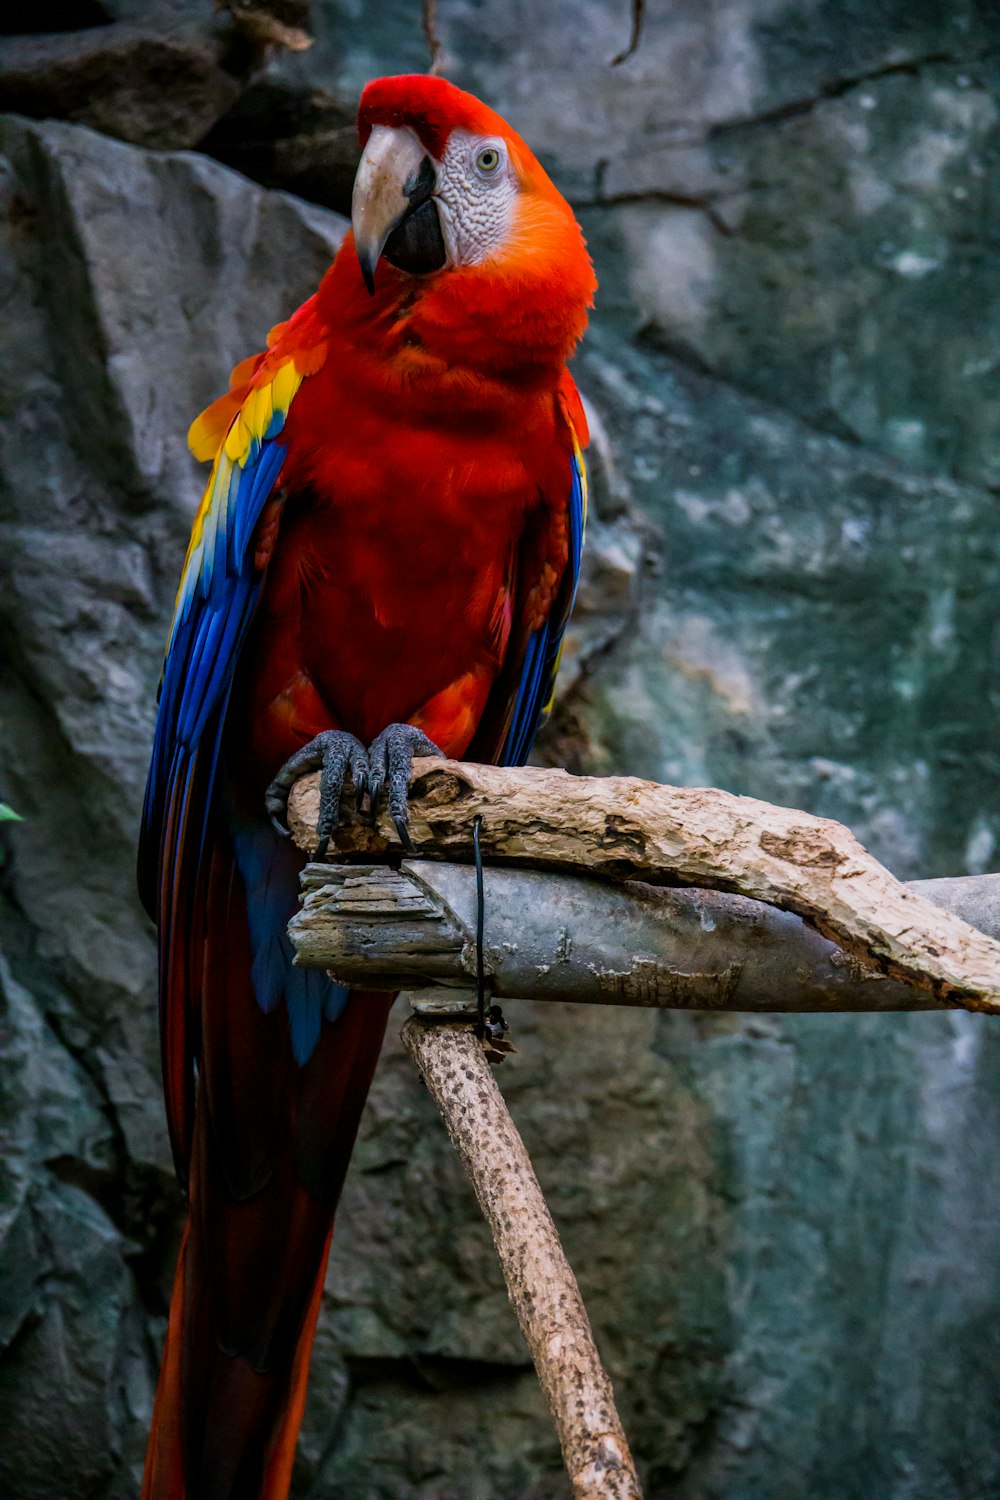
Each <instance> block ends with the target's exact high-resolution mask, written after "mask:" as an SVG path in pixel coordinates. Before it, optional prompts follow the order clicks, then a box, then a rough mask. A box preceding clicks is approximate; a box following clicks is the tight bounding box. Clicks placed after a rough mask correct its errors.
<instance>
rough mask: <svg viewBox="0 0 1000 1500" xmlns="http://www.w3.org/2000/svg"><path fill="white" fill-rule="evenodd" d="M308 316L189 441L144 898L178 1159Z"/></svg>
mask: <svg viewBox="0 0 1000 1500" xmlns="http://www.w3.org/2000/svg"><path fill="white" fill-rule="evenodd" d="M307 309H309V304H308V303H307V304H306V307H305V308H303V309H300V312H299V313H298V314H296V318H295V319H294V320H293V321H292V323H291V324H288V325H283V326H282V327H281V328H279V329H276V330H274V331H273V333H272V335H271V342H272V348H271V350H270V352H269V353H268V354H266V355H263V356H259V357H258V358H257V359H255V360H252V361H246V362H245V363H244V364H243V365H240V366H238V367H237V369H236V371H235V372H234V376H233V390H232V391H231V392H230V393H229V395H228V396H225V397H223V398H222V400H221V401H218V402H216V403H215V405H214V406H212V407H209V408H208V410H207V411H206V412H204V413H203V414H202V416H201V417H199V418H198V419H197V421H196V422H195V423H194V424H193V425H192V428H191V432H190V434H189V440H190V443H191V447H192V450H193V451H194V453H195V455H196V457H200V458H205V457H209V456H211V454H212V452H215V462H214V464H213V467H212V473H211V476H210V478H209V481H208V486H207V488H206V490H205V494H204V497H203V499H202V502H201V506H200V507H199V510H198V513H197V515H196V516H195V521H194V527H193V529H192V532H191V541H190V544H189V546H188V552H187V558H186V560H185V564H184V571H183V573H182V575H181V583H180V588H179V590H178V593H177V602H176V606H175V609H174V618H173V623H172V625H171V629H170V638H169V641H168V644H167V653H166V657H165V660H164V665H163V676H162V679H161V683H160V693H159V704H158V710H157V717H156V728H155V731H154V736H153V751H152V757H151V761H150V768H149V777H148V780H147V783H146V797H145V802H144V805H143V814H142V824H141V828H140V835H139V870H138V874H139V890H140V894H141V896H142V899H143V903H144V905H145V906H146V909H147V911H149V913H150V915H151V916H152V917H153V918H154V920H156V921H157V922H158V923H159V926H160V954H161V974H160V1004H161V1018H160V1019H161V1038H162V1040H163V1048H164V1055H163V1067H164V1084H165V1090H166V1097H167V1112H168V1119H169V1124H170V1130H171V1139H172V1141H173V1144H174V1149H175V1154H176V1155H177V1157H178V1160H179V1161H180V1160H181V1159H182V1158H183V1157H184V1155H185V1142H186V1139H187V1133H188V1130H189V1127H190V1111H191V1097H190V1092H191V1067H190V1059H191V1056H192V1046H191V1042H192V1038H191V1036H190V1035H189V1026H188V1017H187V1015H186V1006H185V1002H184V999H183V996H184V995H185V993H187V992H191V991H193V989H194V988H195V986H192V985H191V984H190V982H189V981H190V979H191V976H190V975H186V974H185V973H184V972H183V970H184V964H183V963H182V962H181V961H180V960H179V958H178V957H177V953H176V951H175V950H176V945H175V944H174V942H173V940H172V938H173V933H174V930H175V929H177V930H178V931H180V930H181V929H186V928H187V927H188V926H189V925H190V923H191V921H192V920H196V919H197V911H198V904H199V901H200V900H202V899H203V897H204V892H201V893H200V894H199V880H200V878H201V869H202V861H201V853H202V850H203V848H204V845H205V839H206V834H207V831H208V820H209V817H210V811H211V805H212V788H213V785H214V782H215V775H216V769H217V764H218V759H219V749H220V741H221V737H222V727H223V723H224V719H225V710H226V705H227V703H228V699H229V694H230V690H231V688H232V683H233V675H234V672H235V669H236V663H237V660H238V657H239V653H240V648H241V646H242V644H243V641H244V639H245V637H246V633H247V630H248V628H249V625H250V622H251V620H252V619H253V614H254V610H255V608H256V605H257V600H258V597H259V595H260V589H261V584H262V582H263V579H264V572H265V569H266V561H267V559H266V556H265V555H264V554H263V551H262V549H261V548H260V546H259V538H257V537H255V532H256V530H257V523H258V521H259V520H260V518H261V515H262V512H263V510H264V507H265V505H266V504H267V501H268V499H269V497H270V496H271V494H272V493H273V491H274V488H275V485H276V484H277V482H278V479H279V476H280V474H281V468H282V464H283V462H284V459H285V451H286V450H285V447H284V446H283V445H282V443H281V442H280V440H279V439H280V434H281V431H282V428H283V427H284V423H285V418H286V416H287V413H288V409H289V407H290V405H291V402H292V399H293V397H294V396H295V393H296V391H297V390H298V388H299V385H300V384H301V382H302V379H303V377H304V375H305V374H308V373H311V371H312V370H313V369H316V368H318V362H317V352H316V345H315V343H314V344H313V345H312V346H311V347H310V348H309V349H308V351H303V350H296V349H294V348H289V340H288V338H287V336H284V337H283V335H286V329H288V330H291V329H292V328H293V327H295V325H299V326H298V327H297V328H296V332H297V333H298V334H299V336H300V337H301V333H302V329H301V323H300V320H301V319H302V317H303V314H304V313H306V311H307ZM295 342H298V340H296V341H295ZM323 352H325V350H324V351H323ZM319 362H321V359H320V360H319ZM220 444H221V446H220ZM216 449H217V451H215V450H216ZM175 1001H176V1003H174V1002H175Z"/></svg>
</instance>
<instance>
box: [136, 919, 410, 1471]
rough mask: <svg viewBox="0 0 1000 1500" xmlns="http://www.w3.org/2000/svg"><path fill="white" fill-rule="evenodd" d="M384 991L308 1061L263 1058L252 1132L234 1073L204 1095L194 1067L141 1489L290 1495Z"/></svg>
mask: <svg viewBox="0 0 1000 1500" xmlns="http://www.w3.org/2000/svg"><path fill="white" fill-rule="evenodd" d="M230 951H231V952H232V949H231V950H230ZM244 992H245V991H244ZM393 998H394V997H393V996H392V995H381V994H368V993H366V994H357V995H351V996H350V997H349V998H348V1001H347V1004H346V1005H345V1006H344V1008H343V1010H342V1012H341V1014H340V1015H339V1017H338V1018H337V1019H336V1020H335V1021H333V1022H331V1023H327V1024H325V1025H324V1026H323V1027H322V1032H321V1036H320V1039H319V1042H318V1043H317V1045H316V1048H315V1052H314V1053H313V1055H312V1056H311V1057H310V1058H309V1060H308V1062H307V1063H306V1064H305V1066H299V1067H293V1069H291V1070H287V1069H285V1068H283V1067H279V1068H278V1069H277V1070H276V1072H275V1073H272V1076H271V1078H270V1079H268V1080H267V1082H268V1083H270V1084H271V1085H272V1086H274V1085H275V1084H279V1085H282V1087H280V1088H279V1090H278V1097H274V1096H273V1095H272V1096H271V1097H261V1096H260V1095H259V1094H258V1095H257V1097H256V1098H255V1099H254V1100H253V1106H254V1111H255V1119H256V1132H255V1138H254V1139H251V1140H250V1141H247V1142H246V1143H240V1149H237V1144H236V1143H235V1142H234V1140H233V1137H232V1130H233V1126H234V1123H235V1122H234V1119H233V1117H232V1116H231V1115H230V1116H228V1117H227V1114H226V1112H225V1110H224V1109H223V1108H222V1107H221V1105H220V1100H221V1101H223V1102H224V1101H225V1100H226V1097H227V1090H228V1089H229V1088H230V1087H231V1085H232V1083H233V1082H234V1080H226V1081H225V1084H224V1085H223V1083H222V1082H220V1080H219V1078H218V1077H216V1079H215V1086H216V1091H217V1094H218V1097H213V1094H212V1092H211V1090H210V1088H209V1087H208V1086H207V1085H206V1073H207V1072H208V1071H209V1070H208V1069H206V1070H203V1072H202V1074H201V1076H200V1077H199V1085H198V1101H197V1112H196V1120H195V1129H194V1151H193V1158H192V1165H191V1209H190V1214H189V1216H188V1222H187V1226H186V1228H185V1231H184V1239H183V1242H182V1245H181V1250H180V1255H179V1257H178V1262H177V1271H176V1275H175V1280H174V1290H173V1296H172V1299H171V1305H170V1323H169V1326H168V1330H167V1339H166V1345H165V1349H164V1354H163V1364H162V1367H161V1371H160V1381H159V1387H158V1389H157V1395H156V1405H155V1409H154V1413H153V1426H152V1433H151V1436H150V1442H149V1450H148V1453H147V1457H146V1473H145V1478H144V1482H143V1488H142V1500H286V1497H287V1494H288V1488H289V1484H290V1482H291V1473H292V1463H293V1460H294V1457H295V1444H296V1439H297V1437H298V1431H299V1425H300V1423H301V1420H302V1411H303V1407H304V1404H305V1394H306V1381H307V1377H308V1372H309V1359H310V1353H311V1349H312V1342H313V1335H314V1333H315V1328H316V1320H317V1317H318V1314H319V1307H320V1301H321V1298H322V1291H323V1281H324V1274H325V1270H326V1262H327V1257H328V1254H329V1249H330V1239H331V1235H332V1231H333V1214H334V1208H335V1206H336V1201H337V1198H338V1196H339V1194H340V1189H341V1186H342V1183H343V1179H344V1175H345V1173H346V1170H347V1163H348V1160H349V1158H350V1155H351V1149H352V1147H353V1144H354V1138H355V1134H356V1132H357V1127H358V1122H359V1119H360V1116H361V1110H362V1108H363V1105H364V1101H365V1096H366V1095H367V1092H368V1087H369V1084H370V1082H371V1078H372V1074H373V1073H374V1070H375V1064H376V1062H377V1060H378V1054H379V1050H380V1047H381V1042H382V1037H383V1034H384V1031H385V1024H386V1021H387V1019H388V1014H389V1008H390V1006H391V1004H392V1001H393ZM248 1001H249V1004H248V1006H247V1008H246V1010H245V1011H244V1015H243V1019H244V1020H245V1021H246V1023H247V1025H248V1026H249V1027H250V1029H251V1030H253V1031H257V1032H259V1031H260V1030H262V1029H269V1023H270V1022H272V1021H273V1020H280V1021H281V1022H282V1023H283V1024H284V1025H285V1033H286V1034H287V1024H285V1018H284V1016H283V1015H281V1014H280V1013H277V1014H275V1015H274V1016H273V1017H268V1016H265V1015H263V1014H262V1012H261V1011H260V1009H259V1007H258V1006H257V1004H256V1001H254V999H253V997H252V995H250V996H248ZM274 1035H275V1031H274V1030H272V1037H273V1036H274ZM260 1040H261V1038H260V1036H259V1035H258V1036H257V1037H256V1038H255V1039H246V1045H247V1046H248V1047H250V1046H255V1045H256V1044H258V1043H259V1042H260ZM203 1044H204V1049H205V1051H206V1060H207V1056H208V1055H209V1054H210V1053H211V1050H212V1049H211V1038H209V1037H204V1038H203ZM277 1050H278V1051H279V1052H280V1050H281V1048H280V1047H279V1048H278V1049H277ZM218 1055H219V1054H216V1057H217V1058H218ZM272 1060H273V1057H272ZM256 1082H257V1083H258V1084H262V1083H264V1080H263V1079H261V1078H260V1077H259V1076H258V1077H257V1079H256ZM237 1103H238V1108H237V1110H236V1114H237V1115H238V1116H242V1115H244V1112H245V1111H246V1109H247V1107H248V1105H247V1100H246V1099H243V1098H241V1099H239V1100H238V1101H237Z"/></svg>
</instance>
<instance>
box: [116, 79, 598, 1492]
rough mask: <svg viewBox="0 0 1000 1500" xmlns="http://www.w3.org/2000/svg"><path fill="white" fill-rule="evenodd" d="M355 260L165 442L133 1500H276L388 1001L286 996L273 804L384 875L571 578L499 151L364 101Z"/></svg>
mask: <svg viewBox="0 0 1000 1500" xmlns="http://www.w3.org/2000/svg"><path fill="white" fill-rule="evenodd" d="M358 127H359V134H360V140H361V145H362V147H363V154H362V157H361V162H360V165H359V167H358V173H357V179H356V182H355V189H354V197H353V202H352V225H353V229H352V232H351V233H350V234H348V236H347V238H346V239H345V241H344V243H343V246H342V248H341V250H340V252H339V253H338V255H337V257H336V259H335V261H334V263H333V265H332V266H331V268H330V270H329V271H328V272H327V274H326V276H325V277H324V278H323V281H322V283H321V285H320V287H319V290H318V291H317V292H316V294H315V295H314V296H313V297H311V298H310V299H309V300H308V301H307V302H306V303H304V304H303V306H302V307H300V308H299V310H298V312H296V313H295V314H294V315H293V316H292V317H291V318H290V319H289V321H288V322H287V323H283V324H280V325H279V326H278V327H277V328H275V329H273V330H272V332H271V334H270V336H269V338H268V348H267V351H266V352H265V353H263V354H259V355H257V356H256V357H255V358H252V359H250V360H247V361H245V362H244V363H243V364H241V365H239V366H237V368H236V370H235V371H234V372H233V377H232V383H231V389H230V391H229V393H228V394H227V395H225V396H223V397H222V398H221V400H219V401H217V402H216V403H215V404H214V405H213V406H211V407H209V408H208V410H207V411H206V412H204V413H203V414H202V416H201V417H200V418H198V420H197V421H196V422H195V423H194V425H193V427H192V429H191V435H190V436H191V445H192V448H193V450H194V452H195V454H196V455H197V456H198V457H200V458H204V459H212V460H213V468H212V474H211V477H210V479H209V483H208V488H207V490H206V493H205V497H204V499H203V501H202V504H201V508H200V510H199V512H198V515H197V517H196V519H195V523H194V530H193V532H192V536H191V543H190V546H189V548H188V554H187V559H186V562H185V565H184V571H183V575H182V579H181V585H180V590H179V593H178V597H177V606H176V611H175V615H174V620H173V624H172V627H171V633H170V640H169V644H168V647H167V655H166V659H165V664H164V669H163V679H162V683H161V688H160V697H159V709H158V715H157V723H156V733H155V739H154V745H153V752H152V760H151V765H150V772H149V780H148V784H147V788H146V801H145V807H144V812H143V827H142V835H141V840H140V852H139V876H140V887H141V890H142V893H143V898H144V900H145V903H146V905H147V908H148V909H149V911H150V913H151V915H152V916H153V917H154V919H155V920H156V922H157V924H158V927H159V952H160V1022H161V1042H162V1060H163V1074H164V1091H165V1096H166V1108H167V1117H168V1122H169V1127H170V1138H171V1143H172V1146H173V1151H174V1157H175V1161H176V1165H177V1170H178V1173H179V1175H180V1177H181V1180H182V1182H183V1183H184V1184H185V1185H186V1187H187V1191H188V1195H189V1206H190V1210H189V1216H188V1221H187V1226H186V1230H185V1234H184V1240H183V1243H182V1246H181V1251H180V1256H179V1259H178V1264H177V1271H176V1276H175V1280H174V1288H173V1296H172V1300H171V1307H170V1322H169V1328H168V1332H167V1339H166V1346H165V1350H164V1355H163V1365H162V1369H161V1373H160V1381H159V1387H158V1391H157V1397H156V1407H155V1412H154V1417H153V1429H152V1435H151V1437H150V1443H149V1451H148V1455H147V1461H146V1475H145V1481H144V1485H143V1491H142V1494H143V1496H144V1497H145V1500H282V1497H285V1496H286V1495H287V1493H288V1486H289V1482H290V1475H291V1468H292V1460H293V1457H294V1450H295V1442H296V1437H297V1434H298V1428H299V1423H300V1421H301V1417H302V1408H303V1404H304V1401H305V1388H306V1378H307V1373H308V1366H309V1356H310V1349H311V1345H312V1338H313V1332H314V1329H315V1325H316V1318H317V1314H318V1311H319V1303H320V1296H321V1292H322V1287H323V1278H324V1272H325V1267H326V1261H327V1254H328V1250H329V1244H330V1236H331V1232H332V1228H333V1215H334V1209H335V1206H336V1203H337V1199H338V1196H339V1194H340V1190H341V1186H342V1184H343V1180H344V1174H345V1172H346V1170H347V1163H348V1160H349V1157H350V1153H351V1149H352V1146H353V1142H354V1137H355V1134H356V1131H357V1127H358V1120H359V1117H360V1114H361V1109H362V1106H363V1104H364V1101H365V1096H366V1094H367V1092H368V1087H369V1084H370V1081H371V1077H372V1073H373V1070H374V1068H375V1063H376V1060H377V1057H378V1054H379V1049H380V1046H381V1042H382V1036H383V1032H384V1029H385V1023H386V1018H387V1014H388V1010H389V1006H390V1004H391V1001H392V996H391V995H372V994H364V995H351V994H348V992H347V991H345V990H344V989H343V988H342V987H340V986H338V985H335V984H333V983H332V982H331V981H330V980H329V979H328V978H327V977H326V975H325V974H322V973H320V972H318V971H309V970H305V969H298V968H294V967H293V966H292V962H291V956H292V955H291V947H290V944H289V941H288V938H287V935H286V930H285V929H286V926H287V923H288V920H289V917H290V916H291V915H292V913H293V911H294V910H295V907H296V897H297V889H298V875H299V871H300V869H301V865H302V857H301V855H299V854H298V853H297V851H296V850H295V849H294V848H293V847H292V846H291V844H290V842H289V840H288V838H287V836H286V834H285V830H284V828H283V826H282V820H283V813H284V801H285V798H286V797H287V789H288V787H289V786H290V785H291V784H292V782H293V781H294V779H295V777H296V776H297V775H301V774H302V773H303V772H304V771H305V770H307V769H311V768H312V767H321V768H322V778H321V803H322V818H321V828H320V832H321V834H323V835H329V833H330V832H331V831H332V829H333V827H334V825H335V822H336V818H337V811H338V806H339V798H340V792H341V788H342V785H343V782H344V779H345V776H346V775H347V774H350V776H351V778H352V779H353V782H354V785H355V788H356V790H357V792H358V795H359V796H365V795H367V796H369V797H370V798H371V801H372V803H373V804H374V803H377V800H378V798H379V796H380V795H381V794H382V793H383V792H384V793H385V795H386V796H387V801H388V805H389V810H390V812H391V813H392V816H393V817H394V819H395V821H396V824H397V827H398V828H399V830H400V834H401V837H402V838H403V840H404V842H406V793H407V785H408V781H409V774H410V763H411V757H412V755H413V753H414V752H421V753H425V754H426V753H431V752H435V751H437V752H440V753H443V754H445V755H449V756H465V755H468V756H470V757H472V758H475V759H479V760H492V761H497V762H500V763H502V764H508V765H510V764H520V763H522V762H523V760H524V759H525V757H526V756H527V753H528V750H529V749H530V746H531V742H532V739H533V737H534V734H535V732H536V730H537V728H538V725H539V723H540V721H541V719H542V717H543V715H544V713H545V711H546V708H547V705H548V700H549V698H550V695H551V690H552V685H553V682H554V679H555V673H556V669H557V666H558V656H559V646H560V640H561V637H562V634H563V631H564V629H565V625H566V621H567V618H568V615H569V611H570V608H571V606H572V601H573V595H574V591H575V588H576V580H577V576H578V572H579V563H580V549H581V545H582V538H583V524H584V512H585V505H586V489H585V477H584V470H583V460H582V456H581V448H582V447H583V446H584V445H585V443H586V438H587V434H586V423H585V420H584V416H583V411H582V408H581V405H580V400H579V397H578V395H577V393H576V389H575V387H574V385H573V382H572V380H571V378H570V376H569V373H568V371H567V367H566V366H567V360H568V359H569V357H570V356H571V354H572V352H573V350H574V348H575V346H576V344H577V343H578V341H579V339H580V337H581V335H582V333H583V330H584V328H585V326H586V321H587V309H588V307H589V306H590V305H591V303H592V299H593V293H594V290H595V285H596V283H595V280H594V275H593V270H592V267H591V263H590V259H589V256H588V254H587V251H586V247H585V244H584V240H583V236H582V234H581V232H580V229H579V226H578V225H577V223H576V221H575V219H574V217H573V213H572V211H571V209H570V207H569V205H568V204H567V203H566V202H565V200H564V199H563V198H562V197H561V196H560V194H559V192H558V191H557V190H556V188H555V187H554V186H553V184H552V182H551V181H550V180H549V178H548V176H547V175H546V173H545V172H544V171H543V169H542V167H541V166H540V165H539V163H538V162H537V161H536V159H535V157H534V156H533V155H532V153H531V152H530V150H529V149H528V147H527V146H526V145H525V143H524V142H523V141H522V140H521V139H520V137H519V136H518V135H516V134H515V132H514V131H513V130H512V129H511V128H510V126H509V125H508V124H507V123H506V122H505V121H504V120H502V119H501V118H500V116H499V115H497V114H495V113H494V112H493V111H492V110H490V109H488V108H487V107H486V106H485V105H484V104H482V103H480V101H479V100H478V99H475V98H474V97H473V96H472V95H471V94H467V93H463V92H462V91H461V90H459V89H457V88H455V87H454V86H453V85H452V84H450V83H447V82H446V81H445V80H443V79H440V78H430V77H424V76H419V75H417V76H413V77H399V78H383V79H379V80H377V81H376V82H374V83H371V84H369V85H368V87H367V88H366V89H365V91H364V93H363V95H362V98H361V105H360V111H359V117H358Z"/></svg>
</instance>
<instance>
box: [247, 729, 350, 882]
mask: <svg viewBox="0 0 1000 1500" xmlns="http://www.w3.org/2000/svg"><path fill="white" fill-rule="evenodd" d="M348 768H350V772H351V780H352V781H353V782H354V786H355V789H356V791H357V794H358V803H359V805H360V803H361V799H362V798H363V797H364V794H365V790H366V789H367V786H368V781H369V775H368V752H367V751H366V750H365V747H364V745H362V743H361V741H360V740H358V739H355V737H354V735H353V734H347V733H346V731H345V730H343V729H325V730H324V731H323V733H322V734H318V735H317V736H316V738H315V739H312V740H310V741H309V743H308V745H303V746H302V749H301V750H296V752H295V754H294V755H292V756H290V757H289V759H288V760H286V761H285V764H284V765H283V766H282V768H281V770H280V771H279V772H278V774H277V776H276V777H275V778H274V780H273V781H272V782H271V785H270V786H269V787H268V789H267V791H266V792H265V794H264V806H265V807H266V808H267V815H268V817H269V818H270V819H271V822H272V824H273V825H274V827H275V828H276V829H277V830H278V832H279V833H282V834H285V835H287V833H288V793H289V792H290V791H291V789H292V787H293V786H294V785H295V783H296V782H297V781H298V780H299V778H300V777H301V776H307V775H308V774H309V772H310V771H320V772H321V773H322V774H321V776H320V780H319V818H318V820H317V823H316V833H317V836H318V838H319V845H318V847H317V850H316V854H317V857H318V858H319V859H323V858H324V856H325V855H326V851H327V846H328V845H329V843H330V835H331V834H332V833H333V830H334V829H335V828H336V826H337V820H338V818H339V817H340V794H341V792H342V791H343V788H344V777H345V775H346V773H347V770H348Z"/></svg>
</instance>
